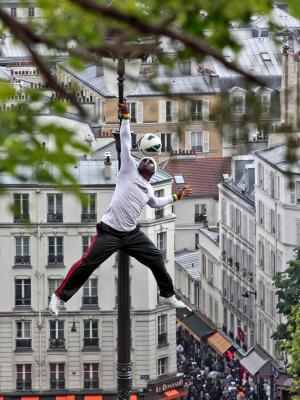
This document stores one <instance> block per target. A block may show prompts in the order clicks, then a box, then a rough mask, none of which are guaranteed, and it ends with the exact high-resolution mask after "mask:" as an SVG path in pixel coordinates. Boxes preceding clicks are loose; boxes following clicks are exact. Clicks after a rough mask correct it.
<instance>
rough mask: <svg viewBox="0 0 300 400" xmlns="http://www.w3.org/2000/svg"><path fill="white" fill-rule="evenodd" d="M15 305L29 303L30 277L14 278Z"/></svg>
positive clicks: (26, 304)
mask: <svg viewBox="0 0 300 400" xmlns="http://www.w3.org/2000/svg"><path fill="white" fill-rule="evenodd" d="M15 305H16V307H19V306H20V307H21V306H30V305H31V282H30V279H15Z"/></svg>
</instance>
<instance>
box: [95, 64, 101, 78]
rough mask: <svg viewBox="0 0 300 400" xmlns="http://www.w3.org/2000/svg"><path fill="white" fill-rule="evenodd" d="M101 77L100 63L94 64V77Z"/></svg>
mask: <svg viewBox="0 0 300 400" xmlns="http://www.w3.org/2000/svg"><path fill="white" fill-rule="evenodd" d="M101 75H103V65H102V64H100V63H97V64H96V77H98V76H101Z"/></svg>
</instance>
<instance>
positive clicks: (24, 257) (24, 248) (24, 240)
mask: <svg viewBox="0 0 300 400" xmlns="http://www.w3.org/2000/svg"><path fill="white" fill-rule="evenodd" d="M29 239H30V238H29V236H16V238H15V243H16V255H15V265H18V264H27V265H30V255H29Z"/></svg>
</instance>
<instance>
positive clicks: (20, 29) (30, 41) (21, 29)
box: [0, 7, 86, 117]
mask: <svg viewBox="0 0 300 400" xmlns="http://www.w3.org/2000/svg"><path fill="white" fill-rule="evenodd" d="M0 19H2V21H3V22H4V23H5V25H6V26H7V27H9V29H10V30H11V32H12V33H13V34H14V35H15V37H16V38H18V39H19V40H20V42H22V43H23V44H24V46H25V47H26V48H27V50H28V51H29V53H30V54H31V56H32V59H33V61H34V63H35V64H36V66H37V67H38V68H39V70H40V72H41V73H42V74H43V76H44V78H45V80H46V83H47V85H48V86H49V87H50V88H52V89H53V90H54V91H55V92H57V93H59V94H60V95H61V96H62V97H63V98H65V99H67V100H69V101H70V102H71V103H72V104H74V105H75V106H76V107H77V109H78V111H79V113H80V115H81V116H83V117H85V116H86V112H85V110H84V108H83V107H82V106H81V104H80V103H79V101H78V99H77V96H76V95H75V94H74V93H71V92H68V91H67V90H65V88H64V87H62V86H61V85H60V84H59V82H58V81H57V79H56V78H55V77H54V76H53V75H52V74H51V71H50V70H49V68H48V66H47V64H46V63H45V62H44V61H43V59H42V58H41V56H39V54H38V53H37V52H36V51H35V50H34V49H33V45H34V44H37V43H43V42H42V41H41V40H38V41H37V40H36V35H35V34H33V32H32V31H31V30H30V29H29V28H28V27H27V26H25V25H24V24H22V23H20V22H19V21H17V20H16V19H14V18H12V17H11V16H10V15H9V14H7V13H6V12H5V11H4V10H3V9H2V8H1V7H0Z"/></svg>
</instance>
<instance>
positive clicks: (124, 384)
mask: <svg viewBox="0 0 300 400" xmlns="http://www.w3.org/2000/svg"><path fill="white" fill-rule="evenodd" d="M142 55H143V54H142V53H141V54H140V57H137V54H136V53H135V54H134V56H135V59H133V58H130V57H128V56H127V57H126V59H125V58H124V57H114V56H113V55H111V57H107V58H106V57H105V58H102V63H103V75H104V81H105V84H106V87H107V89H108V90H109V92H110V93H111V94H113V95H114V96H115V97H118V99H119V103H122V102H123V100H124V97H125V96H127V95H128V94H130V93H132V92H134V90H135V88H136V85H137V81H138V77H139V71H140V64H141V56H142ZM126 73H127V76H128V78H127V79H126V77H127V76H126ZM121 119H122V115H119V120H120V124H121ZM114 136H115V144H116V149H117V153H118V164H119V169H120V166H121V162H120V152H121V143H120V137H119V132H116V133H115V134H114ZM130 339H131V332H130V279H129V256H128V254H127V253H125V252H124V251H122V250H120V251H119V257H118V364H117V378H118V400H129V397H130V391H131V387H132V367H131V357H130V344H131V340H130Z"/></svg>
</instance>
